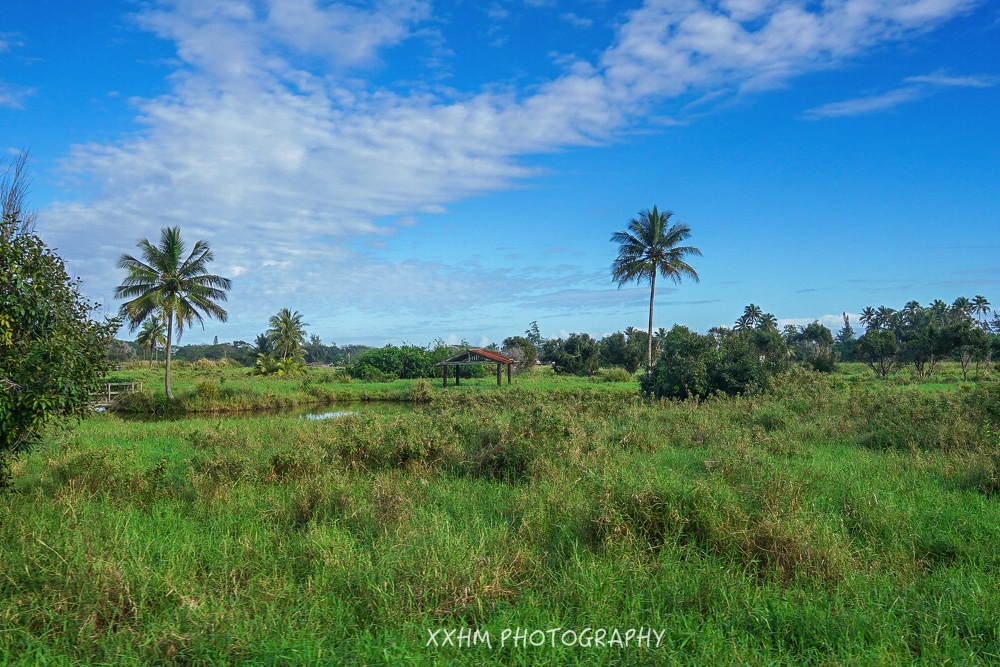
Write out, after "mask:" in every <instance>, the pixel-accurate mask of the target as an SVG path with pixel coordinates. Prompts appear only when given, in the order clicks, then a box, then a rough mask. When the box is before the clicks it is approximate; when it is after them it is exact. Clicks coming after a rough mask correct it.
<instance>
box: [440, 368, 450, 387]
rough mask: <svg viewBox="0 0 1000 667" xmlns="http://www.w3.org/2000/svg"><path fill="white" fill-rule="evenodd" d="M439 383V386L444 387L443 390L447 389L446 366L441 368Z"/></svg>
mask: <svg viewBox="0 0 1000 667" xmlns="http://www.w3.org/2000/svg"><path fill="white" fill-rule="evenodd" d="M441 382H442V385H441V386H442V387H444V388H445V389H447V388H448V367H447V366H442V367H441Z"/></svg>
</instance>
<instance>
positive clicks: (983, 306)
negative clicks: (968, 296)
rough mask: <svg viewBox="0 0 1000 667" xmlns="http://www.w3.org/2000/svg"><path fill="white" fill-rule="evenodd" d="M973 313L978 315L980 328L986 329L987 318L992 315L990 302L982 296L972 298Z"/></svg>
mask: <svg viewBox="0 0 1000 667" xmlns="http://www.w3.org/2000/svg"><path fill="white" fill-rule="evenodd" d="M972 312H973V313H975V314H976V320H977V321H978V322H979V328H980V329H985V328H986V326H985V319H984V318H985V317H986V316H987V315H989V314H990V302H989V301H987V300H986V297H985V296H983V295H982V294H977V295H976V296H974V297H972Z"/></svg>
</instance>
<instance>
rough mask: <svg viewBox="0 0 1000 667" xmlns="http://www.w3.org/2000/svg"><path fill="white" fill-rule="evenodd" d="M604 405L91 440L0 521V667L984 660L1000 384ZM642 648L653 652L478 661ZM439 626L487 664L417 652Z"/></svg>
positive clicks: (553, 403) (95, 423) (555, 403)
mask: <svg viewBox="0 0 1000 667" xmlns="http://www.w3.org/2000/svg"><path fill="white" fill-rule="evenodd" d="M200 382H209V383H210V382H211V381H210V380H205V379H202V380H200ZM229 384H230V383H229V380H227V381H226V382H225V383H223V382H221V381H218V387H216V386H214V385H212V386H209V385H204V384H199V385H195V387H194V391H195V392H196V393H198V394H199V398H200V399H203V400H206V401H209V400H217V399H215V398H213V397H212V394H213V392H215V391H219V392H224V391H226V390H225V389H224V387H225V386H226V385H229ZM617 384H618V383H586V384H585V383H581V382H576V383H565V384H562V385H559V386H548V385H544V383H543V386H542V387H541V388H539V387H538V386H532V385H530V384H520V385H517V386H515V387H511V388H504V390H503V391H492V390H489V389H487V388H486V387H485V386H484V387H475V386H473V387H470V388H469V389H468V390H465V391H450V389H451V388H450V389H449V391H448V392H444V391H440V392H439V391H437V389H438V388H436V387H433V385H432V384H431V386H426V387H425V386H421V385H416V384H412V383H411V385H409V386H408V387H407V388H406V391H413V392H416V393H419V394H420V395H424V396H426V395H430V396H431V397H432V398H431V399H430V400H427V401H422V403H421V405H422V407H420V408H419V409H418V410H414V411H412V412H409V413H405V414H352V415H347V416H344V417H341V418H339V419H331V420H324V421H308V420H301V419H295V418H292V417H280V416H269V417H264V416H261V417H247V418H243V419H223V418H220V417H194V418H190V419H186V420H179V421H163V422H150V423H134V422H127V421H123V420H122V419H119V418H118V417H116V416H114V415H103V416H98V417H95V418H93V419H90V420H87V421H85V422H84V423H83V424H81V425H80V426H79V428H78V429H77V430H76V431H75V433H74V434H73V435H72V436H69V437H66V438H64V439H62V440H56V441H53V442H50V443H48V444H47V445H46V446H45V447H43V448H41V449H39V450H38V451H36V452H35V453H34V454H32V455H31V456H27V457H24V458H22V459H20V460H19V461H18V462H17V463H16V467H15V471H16V480H17V484H16V489H15V492H14V493H11V494H8V495H5V496H2V497H0V664H3V665H6V664H18V665H33V664H57V665H58V664H66V665H70V664H73V665H76V664H187V665H195V664H199V665H200V664H205V665H207V664H212V665H218V664H333V663H348V664H385V663H390V664H399V663H412V664H427V665H431V664H442V663H448V664H457V665H461V664H469V665H480V664H525V665H527V664H650V665H653V664H671V663H675V664H699V665H700V664H761V665H763V664H769V665H770V664H779V665H780V664H787V665H800V664H817V665H820V664H822V665H827V664H850V665H859V664H861V665H864V664H873V665H874V664H878V665H882V664H899V665H903V664H915V663H916V664H944V663H946V662H949V661H950V662H955V663H962V664H983V665H988V664H995V663H996V662H997V661H998V660H1000V592H998V589H997V586H996V579H995V577H996V573H997V571H998V566H1000V530H998V529H1000V497H998V483H997V474H998V468H1000V441H998V435H997V425H998V423H1000V422H998V420H997V415H998V410H1000V405H998V398H1000V391H998V389H997V387H996V385H991V384H982V385H980V386H978V387H976V388H970V389H969V390H966V391H961V390H958V391H947V392H923V391H921V390H919V388H918V387H914V386H911V385H903V384H901V385H898V386H890V387H884V386H881V385H877V386H875V385H868V384H865V383H855V382H853V381H852V379H851V378H850V377H847V378H844V377H832V378H831V377H824V376H819V375H816V374H812V373H797V374H793V375H791V376H789V377H788V378H786V379H785V380H784V381H783V382H781V383H779V384H777V385H775V386H773V387H771V389H770V391H769V392H767V393H765V394H761V395H756V396H748V397H736V398H712V399H709V400H707V401H703V402H700V403H698V402H693V401H690V402H682V403H677V402H667V401H664V402H659V403H651V402H647V401H644V400H642V399H640V398H639V397H638V396H637V395H635V393H634V392H621V391H607V390H601V389H600V388H601V387H609V386H611V387H614V386H616V385H617ZM859 385H860V386H859ZM460 389H464V387H461V388H460ZM306 390H308V387H307V388H306ZM640 625H644V626H646V627H650V626H653V627H656V628H658V629H663V630H664V632H665V635H664V638H663V641H662V644H661V646H660V648H658V649H645V648H643V649H638V648H634V647H633V648H629V649H624V650H621V649H593V648H592V649H589V650H588V649H583V648H580V647H572V648H571V647H563V646H558V644H557V646H556V647H554V648H553V647H550V646H545V647H538V648H536V647H529V648H526V649H525V648H518V649H511V648H510V647H509V646H508V647H506V648H503V649H500V648H499V646H497V644H496V638H497V637H498V636H499V634H500V632H501V631H502V630H503V629H504V628H515V627H522V628H523V627H529V628H537V629H548V628H556V627H562V628H576V629H582V628H584V627H605V628H613V627H620V628H629V627H638V626H640ZM442 627H444V628H458V627H476V628H481V629H484V630H489V631H490V632H491V634H492V636H493V638H494V642H495V644H494V648H493V649H488V648H486V647H473V648H461V649H458V648H452V647H445V648H434V647H427V646H426V643H427V637H428V633H427V629H428V628H431V629H437V628H442Z"/></svg>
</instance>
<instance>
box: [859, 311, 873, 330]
mask: <svg viewBox="0 0 1000 667" xmlns="http://www.w3.org/2000/svg"><path fill="white" fill-rule="evenodd" d="M875 318H876V315H875V309H874V308H872V307H871V306H865V309H864V310H862V311H861V317H859V318H858V320H859V321H860V322H861V324H863V325H864V327H865V331H868V330H869V329H871V328H872V326H874V325H875Z"/></svg>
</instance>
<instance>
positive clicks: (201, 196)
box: [0, 0, 972, 312]
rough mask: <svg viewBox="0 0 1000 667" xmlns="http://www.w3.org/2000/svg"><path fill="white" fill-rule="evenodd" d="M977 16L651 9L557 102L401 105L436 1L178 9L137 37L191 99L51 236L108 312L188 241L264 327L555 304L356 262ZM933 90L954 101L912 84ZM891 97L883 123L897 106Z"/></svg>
mask: <svg viewBox="0 0 1000 667" xmlns="http://www.w3.org/2000/svg"><path fill="white" fill-rule="evenodd" d="M971 4H972V3H971V0H883V1H881V2H873V1H872V0H840V1H838V2H832V3H825V4H814V3H804V2H797V1H785V0H776V1H773V2H772V1H770V0H729V1H728V2H723V3H722V4H721V5H720V4H715V3H708V2H699V1H697V0H648V1H647V2H645V3H644V4H643V5H642V7H640V8H638V9H635V10H633V11H630V12H628V13H627V14H625V15H624V23H623V24H622V25H621V26H620V27H619V28H618V30H617V35H616V37H615V40H614V43H613V44H612V45H609V46H608V48H607V49H606V50H605V51H604V53H603V54H602V55H601V56H600V57H599V58H597V59H596V61H594V62H587V61H585V60H581V59H576V60H574V61H571V62H568V63H566V64H565V66H564V73H563V74H562V76H560V77H558V78H555V79H553V80H551V81H549V82H547V83H544V84H542V85H540V86H537V87H535V88H532V89H530V90H525V91H518V90H510V89H502V90H500V91H499V92H498V91H496V90H494V89H493V88H491V86H490V84H491V83H492V82H485V81H484V82H482V86H483V87H482V88H480V89H476V90H465V91H461V90H443V89H441V88H440V87H438V86H437V85H436V84H434V85H432V84H431V82H429V81H424V82H419V81H418V82H417V83H415V84H414V85H413V86H412V88H411V89H410V90H409V91H400V90H390V89H388V88H385V87H378V86H374V85H372V84H371V83H369V82H366V81H365V80H364V76H365V74H366V73H367V72H368V70H366V69H365V67H371V66H372V65H377V64H378V61H379V57H380V54H381V53H382V51H383V50H384V49H386V48H388V47H392V46H395V45H399V44H402V43H404V42H406V41H407V40H410V39H414V38H415V37H414V36H415V35H428V34H431V33H433V34H434V35H435V38H434V39H436V40H438V43H436V44H435V46H434V49H435V50H436V51H437V52H444V48H443V46H442V44H440V33H438V32H436V31H434V30H430V31H428V27H427V24H428V23H430V22H431V21H432V19H433V17H432V16H431V15H430V5H429V3H428V2H425V1H421V0H381V1H380V0H376V1H375V2H371V3H345V2H317V0H284V1H282V2H278V1H277V0H266V1H265V0H261V1H260V2H251V1H250V0H246V1H243V0H227V1H221V0H220V1H217V2H211V3H205V2H202V1H201V0H161V1H160V2H157V3H154V4H153V6H152V7H151V8H147V9H144V10H142V11H141V12H140V13H139V14H137V15H136V22H137V24H138V25H139V26H141V27H142V28H144V29H146V30H149V31H151V32H153V33H155V34H156V35H158V36H159V37H161V38H164V39H168V40H172V41H173V42H174V43H175V44H176V48H177V57H178V58H179V62H180V65H179V66H178V68H177V69H176V71H175V72H174V74H173V75H172V79H171V82H172V86H173V88H172V90H171V92H170V93H169V94H168V95H164V96H162V97H158V98H154V99H148V100H144V101H139V102H138V106H137V108H138V113H139V122H140V123H141V125H142V129H141V130H140V131H139V132H137V133H135V134H134V135H132V136H130V137H128V138H125V139H123V140H122V141H120V142H118V143H114V144H99V143H91V144H84V145H78V146H75V147H73V149H72V151H71V153H70V155H69V156H68V157H67V158H66V160H65V161H64V165H63V166H64V169H65V173H66V174H67V176H68V178H69V179H70V181H71V182H73V181H74V179H75V181H76V182H79V183H80V184H81V185H83V186H86V187H87V188H88V192H92V193H93V194H92V196H90V197H88V198H86V199H78V200H75V201H66V202H63V203H60V204H57V205H55V206H53V207H52V208H51V210H49V211H47V212H46V216H45V218H44V221H43V224H45V225H46V226H47V228H48V230H47V231H48V232H50V233H52V234H53V235H54V237H55V245H57V246H58V247H60V249H61V250H62V251H63V252H64V253H65V254H66V256H67V258H68V259H69V260H71V261H73V262H76V263H77V264H76V266H84V267H86V268H87V269H89V270H88V271H87V273H86V274H84V275H85V277H87V279H88V284H90V285H93V286H94V288H95V290H96V292H97V293H108V292H109V291H110V289H111V288H112V287H113V283H112V282H111V281H113V280H114V278H115V272H114V271H113V270H111V269H110V265H111V263H112V262H113V261H114V258H115V257H117V255H118V254H120V253H121V252H125V251H129V250H131V249H132V243H133V242H134V240H135V238H138V237H140V236H147V237H154V238H155V236H156V233H157V230H158V229H159V228H161V227H163V226H165V225H173V224H181V225H182V226H183V229H184V232H185V236H186V237H187V238H190V239H196V238H205V239H208V240H209V241H212V242H213V247H214V248H215V249H216V255H217V257H218V258H219V260H220V262H224V263H222V264H221V265H229V266H233V267H237V268H238V267H246V269H247V272H246V273H245V274H242V273H241V274H240V275H238V276H237V277H238V278H239V279H240V281H239V282H238V287H237V288H236V289H237V290H238V291H239V292H240V296H241V298H245V299H246V300H247V301H248V302H249V303H250V306H248V307H253V308H255V309H256V310H258V311H259V310H260V309H261V308H268V307H269V304H272V303H277V302H279V301H283V300H284V298H283V297H282V295H287V294H291V293H296V294H297V295H299V294H301V295H303V297H304V296H305V295H312V297H313V298H316V299H321V298H323V295H326V294H328V295H330V296H329V298H331V299H341V300H342V301H341V302H340V303H349V304H351V305H352V306H353V307H356V308H358V309H362V310H366V311H367V312H374V311H376V310H378V311H381V310H382V309H384V308H385V307H387V306H386V304H397V305H399V306H400V307H409V308H412V309H414V310H419V309H421V308H423V307H428V306H430V307H433V305H434V304H436V303H438V302H439V301H440V295H441V290H442V289H443V288H447V289H449V307H450V308H454V307H460V306H462V305H463V304H475V303H476V300H475V298H473V297H474V295H475V294H476V290H478V289H493V290H496V289H497V287H498V285H502V286H504V287H505V289H507V290H510V291H515V290H527V291H526V292H525V293H527V294H536V293H534V292H531V291H530V290H531V289H532V286H530V285H529V284H528V283H527V282H524V281H519V280H518V278H517V276H512V275H510V274H504V273H502V272H494V273H490V272H484V273H483V274H482V275H483V278H482V279H479V278H473V279H471V280H470V278H469V276H468V275H461V274H458V273H456V272H454V271H453V270H452V269H450V268H448V267H441V266H436V265H430V264H426V263H421V262H402V263H396V264H391V263H386V262H382V263H380V262H377V261H373V260H372V259H371V258H370V257H363V256H359V255H357V253H354V252H352V251H348V250H346V249H345V248H346V244H347V242H348V241H351V240H353V239H355V238H356V237H359V236H360V237H386V236H388V235H389V234H391V233H392V231H393V229H396V228H397V226H398V225H406V224H410V222H411V221H412V218H411V217H410V216H412V215H414V214H415V213H418V212H432V211H440V210H442V208H443V207H444V206H446V205H447V204H449V203H451V202H455V201H458V200H461V199H463V198H467V197H471V196H475V195H478V194H481V193H486V192H491V191H496V190H499V189H503V188H508V187H512V186H514V185H516V184H517V183H519V182H520V181H522V180H523V179H526V178H530V177H531V176H533V175H534V174H536V173H537V172H536V171H535V170H533V169H532V168H530V167H529V166H527V165H526V164H525V163H524V162H523V161H522V158H523V157H524V156H528V155H531V154H537V153H542V152H547V151H553V150H558V149H561V148H564V147H567V146H575V145H584V144H594V143H598V142H603V141H609V140H613V138H614V137H615V135H616V133H618V132H620V131H622V130H625V129H627V128H628V127H629V125H630V124H631V123H633V122H636V121H646V120H650V119H651V118H652V117H653V116H654V114H658V113H659V112H658V105H659V104H660V103H661V102H662V101H663V100H667V99H671V98H677V99H680V100H682V101H690V98H698V99H705V100H718V101H717V102H714V103H721V102H724V101H725V100H726V99H727V98H729V97H731V96H732V94H734V93H738V92H740V91H748V90H761V89H766V88H773V87H776V86H781V85H784V84H785V83H786V82H787V81H788V80H789V79H790V78H791V77H794V76H795V75H797V74H801V73H803V72H807V71H811V70H815V69H817V68H824V67H830V66H833V65H836V64H837V63H839V62H841V61H843V60H845V59H849V58H851V57H853V56H855V55H857V54H859V53H863V52H864V51H865V50H867V49H869V48H871V47H873V46H875V45H878V44H880V43H883V42H886V41H891V40H898V39H903V38H907V37H909V36H911V35H914V34H918V33H920V32H923V31H926V30H929V29H931V28H933V27H934V26H936V25H938V24H939V23H941V22H942V21H944V20H947V19H948V18H950V17H953V16H955V15H956V14H958V13H960V12H962V11H964V10H965V9H967V8H968V7H970V6H971ZM496 7H498V8H500V9H503V7H502V6H500V5H496ZM459 57H461V54H459ZM317 59H319V60H320V61H322V62H324V63H326V65H325V66H323V67H318V66H317V65H316V61H317ZM428 76H429V79H433V76H436V73H431V74H429V75H428ZM930 76H935V75H930ZM930 85H937V86H941V85H949V84H945V83H941V82H937V83H934V82H931V81H929V80H928V81H919V82H918V81H911V82H909V83H908V84H907V86H917V87H922V86H930ZM954 85H958V84H954ZM901 90H907V88H906V87H904V88H903V89H901ZM432 91H433V92H432ZM3 94H4V93H3V89H0V101H2V100H4V97H3ZM895 94H896V96H897V97H898V96H904V97H905V96H906V95H913V94H914V93H900V92H896V93H895ZM878 97H879V96H875V97H874V98H871V99H869V100H868V102H867V104H868V105H869V106H872V105H876V106H877V105H879V104H882V105H883V106H886V105H888V104H890V103H892V101H893V100H892V99H889V100H888V101H886V100H879V99H877V98H878ZM882 97H885V96H884V95H883V96H882ZM9 99H13V98H8V100H9ZM856 102H857V101H855V103H856ZM0 103H2V102H0ZM7 103H8V105H9V104H10V103H11V102H10V101H8V102H7ZM896 103H898V102H896ZM835 104H841V105H847V104H849V103H847V102H845V103H835ZM702 106H704V105H702ZM827 106H830V105H827ZM844 108H847V107H842V108H841V113H842V114H843V109H844ZM703 111H704V109H699V112H703ZM830 112H831V109H827V110H826V113H827V114H829V113H830ZM832 112H833V113H837V108H836V107H832ZM387 219H395V220H396V222H395V223H394V224H392V223H384V222H382V221H384V220H387ZM123 229H127V230H129V235H128V236H127V237H123V235H122V230H123ZM223 238H224V239H225V244H222V243H215V241H216V240H217V239H223ZM97 253H100V257H98V256H97ZM265 269H266V270H265ZM577 287H579V284H577ZM552 289H555V288H552ZM235 298H236V297H235V296H234V300H235ZM297 298H298V297H297ZM587 298H589V297H587ZM281 305H287V304H284V303H282V304H281ZM265 312H266V311H265Z"/></svg>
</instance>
